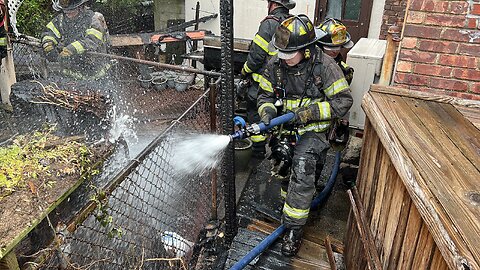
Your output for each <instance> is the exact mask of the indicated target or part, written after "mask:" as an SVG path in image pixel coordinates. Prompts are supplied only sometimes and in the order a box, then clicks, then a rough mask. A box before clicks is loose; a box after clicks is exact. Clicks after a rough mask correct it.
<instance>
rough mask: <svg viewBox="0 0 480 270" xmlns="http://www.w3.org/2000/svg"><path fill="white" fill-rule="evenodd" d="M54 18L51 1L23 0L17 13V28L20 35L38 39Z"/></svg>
mask: <svg viewBox="0 0 480 270" xmlns="http://www.w3.org/2000/svg"><path fill="white" fill-rule="evenodd" d="M54 16H55V10H53V8H52V1H51V0H25V1H23V3H22V5H21V6H20V8H19V10H18V12H17V28H18V31H19V32H20V33H22V34H26V35H29V36H34V37H40V36H41V34H42V32H43V30H44V29H45V26H46V25H47V24H48V23H49V22H50V21H51V20H52V18H53V17H54Z"/></svg>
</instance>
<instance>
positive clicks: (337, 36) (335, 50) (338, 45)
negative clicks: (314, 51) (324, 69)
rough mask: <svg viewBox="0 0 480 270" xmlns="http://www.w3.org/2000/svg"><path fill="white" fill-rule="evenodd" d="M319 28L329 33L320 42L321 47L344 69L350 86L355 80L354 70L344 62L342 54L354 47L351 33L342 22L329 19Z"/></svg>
mask: <svg viewBox="0 0 480 270" xmlns="http://www.w3.org/2000/svg"><path fill="white" fill-rule="evenodd" d="M319 28H320V29H321V30H323V31H325V32H326V33H327V35H326V36H324V37H322V38H321V39H320V40H319V41H318V43H319V45H320V46H321V48H322V50H323V52H324V53H326V54H328V55H329V56H331V57H332V58H333V59H335V61H336V62H337V64H338V65H339V66H340V68H341V69H342V71H343V75H345V79H346V80H347V82H348V84H351V83H352V80H353V68H352V67H350V66H349V65H347V63H345V62H344V59H343V56H342V54H341V53H340V50H341V49H342V48H346V49H350V48H352V47H353V45H354V43H353V42H352V39H351V37H350V33H348V32H347V27H345V25H344V24H343V23H342V22H341V21H340V20H338V19H334V18H329V19H327V20H325V21H324V22H323V23H321V24H320V26H319Z"/></svg>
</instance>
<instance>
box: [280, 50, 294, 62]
mask: <svg viewBox="0 0 480 270" xmlns="http://www.w3.org/2000/svg"><path fill="white" fill-rule="evenodd" d="M298 53H299V51H293V52H282V51H278V58H280V59H283V60H290V59H292V58H294V57H295V56H297V54H298Z"/></svg>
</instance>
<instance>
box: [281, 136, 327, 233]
mask: <svg viewBox="0 0 480 270" xmlns="http://www.w3.org/2000/svg"><path fill="white" fill-rule="evenodd" d="M329 147H330V145H329V144H328V141H327V140H326V138H325V134H323V133H315V132H307V133H305V134H303V135H302V137H301V139H300V141H298V143H297V145H296V146H295V150H294V156H293V164H292V171H291V176H290V183H289V185H288V192H287V194H286V195H287V196H286V200H285V203H284V205H283V215H282V222H283V224H285V226H286V227H287V228H294V229H295V228H300V227H301V226H303V225H305V223H306V222H307V218H308V214H309V212H310V205H311V203H312V199H313V195H314V194H315V182H316V178H317V177H319V176H320V173H321V170H322V168H323V165H324V164H325V159H326V156H327V150H328V148H329Z"/></svg>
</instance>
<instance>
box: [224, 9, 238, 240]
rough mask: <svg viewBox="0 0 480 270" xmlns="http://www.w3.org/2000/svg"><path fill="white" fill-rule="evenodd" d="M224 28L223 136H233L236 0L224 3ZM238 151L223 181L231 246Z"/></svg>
mask: <svg viewBox="0 0 480 270" xmlns="http://www.w3.org/2000/svg"><path fill="white" fill-rule="evenodd" d="M220 27H221V42H222V50H221V56H222V72H221V73H222V80H221V87H222V88H221V91H220V111H221V115H222V132H223V134H231V133H232V132H233V108H234V106H233V89H234V88H233V0H222V1H220ZM233 155H234V149H233V144H230V145H229V146H228V148H227V149H226V152H225V155H224V158H223V163H222V165H223V166H222V172H221V177H222V179H223V181H224V186H225V196H224V197H225V223H226V224H225V240H226V241H227V243H231V241H232V240H233V238H234V237H235V235H236V234H237V209H236V200H235V167H234V161H233Z"/></svg>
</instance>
